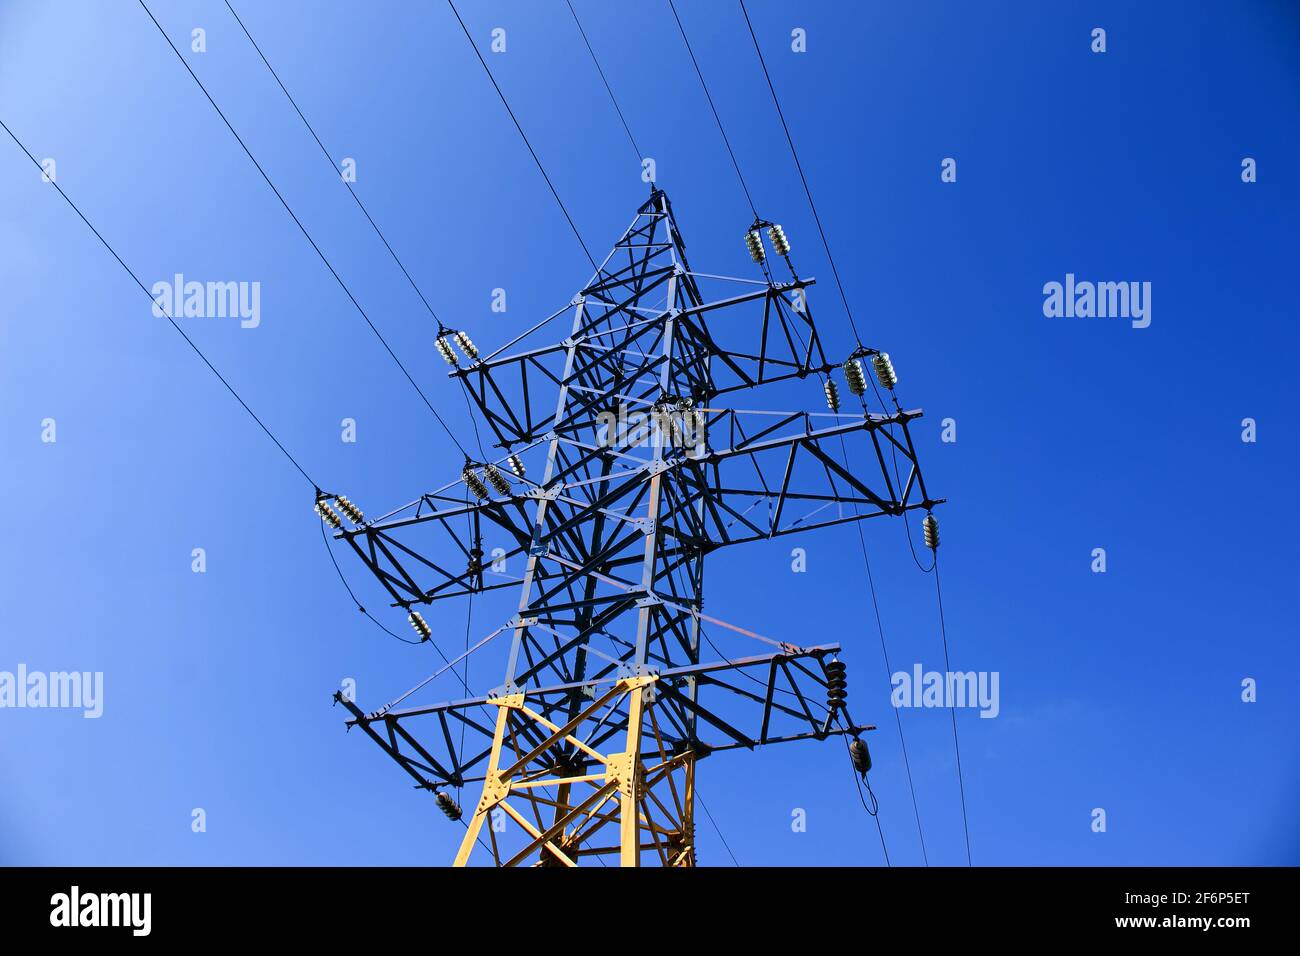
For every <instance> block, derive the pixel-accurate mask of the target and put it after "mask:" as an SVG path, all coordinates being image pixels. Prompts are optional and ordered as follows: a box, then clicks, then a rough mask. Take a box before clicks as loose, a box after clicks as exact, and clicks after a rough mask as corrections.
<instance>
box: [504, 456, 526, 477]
mask: <svg viewBox="0 0 1300 956" xmlns="http://www.w3.org/2000/svg"><path fill="white" fill-rule="evenodd" d="M506 464H507V465H509V466H510V470H511V471H513V472H514V473H515V477H516V478H523V477H524V463H523V462H522V461H520V460H519V456H518V455H511V456H510V457H509V458H507V459H506Z"/></svg>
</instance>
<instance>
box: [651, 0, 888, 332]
mask: <svg viewBox="0 0 1300 956" xmlns="http://www.w3.org/2000/svg"><path fill="white" fill-rule="evenodd" d="M669 2H670V3H671V0H669ZM740 12H741V13H743V14H744V15H745V26H747V27H748V28H749V38H750V39H751V40H753V42H754V52H755V53H757V54H758V63H759V65H760V66H761V67H762V68H763V76H764V77H765V78H766V80H767V88H768V91H769V92H770V93H771V94H772V104H773V105H774V106H775V107H776V115H777V116H778V117H779V118H780V120H781V128H782V129H783V130H785V141H786V142H787V143H789V144H790V155H791V156H793V157H794V165H795V169H797V170H798V171H799V180H800V182H802V183H803V191H804V194H805V195H806V196H807V197H808V206H809V208H811V209H812V214H813V221H814V222H816V223H817V234H818V235H820V236H821V239H822V248H824V249H825V250H826V258H827V259H828V260H830V264H831V274H832V275H834V277H835V287H836V288H837V289H839V292H840V301H841V302H843V303H844V312H845V314H846V315H847V316H848V317H849V327H850V328H851V329H853V337H854V338H855V339H856V340H857V343H858V345H859V346H861V345H862V336H861V335H859V334H858V325H857V323H856V322H855V321H854V320H853V309H852V308H851V307H850V306H849V299H848V296H847V295H845V294H844V283H843V282H841V281H840V270H839V269H838V268H836V265H835V257H834V256H833V255H831V244H830V242H829V241H827V239H826V230H825V229H823V228H822V218H821V216H819V215H818V214H817V204H816V203H814V202H813V197H812V190H811V189H809V188H808V177H806V176H805V175H804V172H803V164H802V163H800V162H799V152H798V150H796V149H795V148H794V137H793V136H791V135H790V127H789V126H788V125H787V124H786V121H785V113H784V112H782V110H781V101H780V100H779V99H777V97H776V87H775V86H774V85H773V84H772V75H771V74H770V73H768V72H767V62H766V61H765V60H764V59H763V51H762V50H761V49H760V48H759V45H758V37H757V36H755V34H754V25H753V24H752V23H750V21H749V11H748V10H746V9H745V0H740Z"/></svg>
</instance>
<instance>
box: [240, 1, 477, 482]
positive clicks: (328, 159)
mask: <svg viewBox="0 0 1300 956" xmlns="http://www.w3.org/2000/svg"><path fill="white" fill-rule="evenodd" d="M224 2H225V4H226V9H227V10H229V11H230V15H231V16H232V17H234V18H235V22H236V23H238V24H239V28H240V29H241V30H243V31H244V36H246V37H247V38H248V42H249V43H250V44H252V47H253V49H254V50H256V51H257V55H258V57H259V58H261V60H262V63H264V64H265V65H266V68H267V70H268V71H269V72H270V74H271V76H272V77H273V78H274V79H275V82H276V85H277V86H279V87H280V90H281V91H282V92H283V93H284V95H285V98H286V99H288V100H289V105H291V106H292V107H293V111H294V112H295V113H297V114H298V118H299V119H300V120H302V124H303V125H304V126H306V127H307V132H309V133H311V138H312V139H314V140H315V141H316V145H317V146H319V147H320V151H321V155H322V156H324V157H325V161H326V162H327V163H328V164H329V167H330V170H331V171H332V172H334V173H336V174H337V173H338V169H337V168H336V167H335V166H334V158H333V156H332V155H331V154H330V151H329V150H328V149H327V148H326V147H325V144H324V143H323V142H322V141H321V138H320V136H319V135H317V133H316V129H315V127H313V126H312V125H311V121H310V120H308V119H307V116H306V114H305V113H303V111H302V108H301V107H300V106H298V101H297V100H295V99H294V98H293V94H292V93H290V92H289V88H288V87H286V86H285V85H284V81H283V80H282V79H280V74H279V73H277V72H276V70H275V67H273V66H272V65H271V61H270V60H269V59H267V56H266V54H265V53H264V52H263V51H262V47H261V45H260V44H259V43H258V42H257V41H256V40H255V39H253V34H252V33H251V32H250V31H249V29H248V26H247V25H246V24H245V23H244V21H243V19H242V18H241V17H240V16H239V14H238V13H236V12H235V8H234V7H233V6H231V4H230V0H224ZM340 178H342V177H340ZM343 185H345V186H347V187H348V193H349V194H350V195H351V196H352V199H353V201H354V202H355V203H356V204H357V208H358V209H360V210H361V213H362V215H364V216H365V217H366V221H367V222H368V223H370V227H371V228H372V229H374V231H375V235H377V236H378V237H379V241H380V242H382V243H383V244H384V248H385V249H387V250H388V254H389V256H391V257H392V259H393V262H395V263H396V264H397V268H398V269H400V270H401V271H402V275H404V276H406V281H407V282H408V283H409V284H410V286H411V288H412V289H413V290H414V291H415V294H416V295H417V296H418V297H419V299H420V302H421V303H423V304H424V308H425V311H427V312H428V313H429V316H430V318H432V319H433V321H434V322H435V323H436V324H437V326H438V331H439V333H440V334H441V333H442V332H443V331H445V327H444V326H443V324H442V319H441V318H439V316H438V313H437V312H436V311H434V308H433V306H432V305H430V304H429V299H428V296H426V295H425V294H424V290H423V289H421V288H420V286H419V284H418V283H417V282H416V281H415V277H414V276H412V275H411V271H410V270H409V269H408V268H407V267H406V263H404V262H403V261H402V259H401V257H400V256H399V255H398V254H397V250H396V249H394V248H393V246H392V243H390V242H389V241H388V237H387V236H386V235H384V231H383V230H382V229H380V228H379V223H378V222H376V221H375V218H374V216H372V215H371V214H370V210H369V209H368V208H367V207H366V204H365V203H364V202H362V201H361V196H360V195H359V194H358V193H357V191H356V189H355V188H354V187H353V185H352V183H351V182H350V181H349V180H347V179H343ZM456 381H457V382H458V383H459V387H460V390H461V392H462V394H463V395H464V397H465V402H466V408H468V409H469V419H470V425H472V426H473V428H474V440H475V443H476V444H477V445H478V450H479V454H480V455H481V456H483V457H484V458H486V457H487V453H486V452H485V451H484V450H483V440H482V438H481V436H480V435H479V431H478V422H477V421H476V420H475V419H474V410H473V407H472V406H471V405H470V404H469V386H468V385H466V383H465V379H464V377H463V376H457V377H456Z"/></svg>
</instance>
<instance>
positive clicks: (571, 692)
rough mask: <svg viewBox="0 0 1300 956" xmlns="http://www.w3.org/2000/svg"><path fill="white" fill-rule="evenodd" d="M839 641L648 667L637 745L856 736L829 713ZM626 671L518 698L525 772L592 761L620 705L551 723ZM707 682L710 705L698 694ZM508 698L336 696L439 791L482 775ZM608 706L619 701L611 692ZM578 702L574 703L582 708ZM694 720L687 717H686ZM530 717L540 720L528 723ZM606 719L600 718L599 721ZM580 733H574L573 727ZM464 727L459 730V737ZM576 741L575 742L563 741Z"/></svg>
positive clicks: (668, 749) (698, 751)
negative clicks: (643, 723)
mask: <svg viewBox="0 0 1300 956" xmlns="http://www.w3.org/2000/svg"><path fill="white" fill-rule="evenodd" d="M839 650H840V647H839V645H838V644H825V645H820V646H816V647H808V648H793V647H791V648H787V649H785V650H781V651H777V652H772V653H764V654H757V655H752V656H746V657H739V658H731V659H727V660H718V661H711V662H708V663H703V664H693V665H687V666H681V667H674V668H664V669H661V670H657V671H652V672H648V676H650V677H651V678H652V679H653V680H652V686H653V692H652V697H653V699H654V701H655V703H656V704H657V710H658V714H659V718H658V733H657V735H655V736H657V738H658V739H646V740H644V741H643V750H644V752H645V755H646V757H647V758H648V759H653V758H654V757H655V756H656V752H657V751H658V750H659V748H660V747H662V749H663V752H664V753H665V754H676V753H683V752H686V751H690V752H691V753H693V754H694V755H695V756H697V757H700V756H704V755H707V754H711V753H717V752H722V751H727V750H735V749H739V748H745V749H751V750H752V749H754V748H756V747H760V746H766V745H768V744H777V743H790V742H793V741H798V740H809V739H825V738H826V737H829V736H837V735H841V734H850V735H857V734H859V733H862V732H864V731H870V730H875V727H874V726H872V725H860V724H856V723H854V722H853V720H852V719H851V717H850V716H849V713H848V708H847V705H844V706H841V707H838V708H837V714H838V715H839V716H838V717H836V718H835V719H832V717H831V707H830V706H829V705H828V699H827V698H828V673H827V670H826V668H825V666H824V665H825V663H826V662H828V661H829V660H831V659H832V658H834V656H835V655H836V654H838V652H839ZM626 677H627V674H626V672H621V673H620V672H619V671H612V672H610V673H607V674H602V675H600V676H597V677H593V678H592V679H590V680H586V681H579V682H571V683H564V684H552V685H547V686H545V687H538V688H534V689H530V690H528V691H526V692H524V693H521V694H520V698H521V700H522V703H523V705H524V706H525V707H526V709H527V710H528V711H531V715H530V719H527V720H521V721H520V722H519V726H518V727H517V728H516V729H515V732H516V734H517V737H518V741H519V743H520V753H523V752H524V751H525V749H529V748H530V749H532V750H537V752H536V753H530V754H529V759H528V760H527V761H526V762H525V763H524V769H526V770H527V772H528V773H530V774H535V775H546V774H557V773H558V774H559V775H560V776H563V775H565V774H568V775H570V776H572V775H574V774H573V772H574V771H576V770H578V769H580V768H585V766H588V765H590V764H592V763H596V762H597V761H596V760H595V759H594V758H593V757H592V756H591V754H592V752H593V751H596V752H599V751H600V750H601V748H603V747H604V746H605V744H606V743H608V742H609V741H610V740H613V739H616V738H617V737H618V736H619V735H620V734H623V733H625V732H626V730H627V713H626V712H625V711H623V710H621V709H620V708H619V707H618V706H613V707H608V708H601V709H600V714H599V715H592V717H591V718H590V719H589V720H584V721H581V722H579V724H578V726H575V727H573V728H571V729H570V731H569V733H568V734H566V735H563V738H559V739H556V740H551V741H549V745H548V746H546V747H544V748H540V749H539V745H541V744H544V743H548V740H547V738H548V736H549V735H548V734H546V733H545V730H546V729H547V726H546V725H547V723H548V722H549V723H550V724H551V725H552V727H559V726H561V725H563V724H564V723H566V722H567V721H568V720H569V719H570V718H567V717H566V716H565V715H566V714H568V713H570V712H571V711H572V705H573V704H574V702H580V703H583V702H585V703H583V706H586V705H589V704H590V703H591V702H593V701H598V700H600V699H601V698H602V697H603V696H605V695H607V694H609V692H610V690H611V689H613V688H615V687H617V686H618V684H619V682H620V681H621V680H624V679H625V678H626ZM702 688H707V689H708V690H709V692H710V693H708V694H707V695H705V700H706V701H707V702H708V703H707V704H706V703H701V702H700V700H699V696H698V693H697V691H698V690H699V689H702ZM506 696H508V695H506V694H504V693H494V694H487V695H482V696H478V697H471V698H465V699H462V700H454V701H447V702H445V703H439V704H432V705H428V706H417V707H407V708H401V709H392V710H390V709H387V708H385V709H381V710H379V711H375V712H372V713H366V712H365V711H363V710H362V709H361V708H360V707H359V706H358V705H357V704H356V703H354V702H353V701H351V700H349V699H348V698H347V697H346V696H345V695H343V694H342V693H339V694H336V695H335V700H336V702H338V703H341V704H342V705H343V706H344V707H345V708H346V709H347V710H348V712H349V714H350V715H351V716H350V718H349V719H348V721H347V726H348V727H349V728H352V727H358V728H360V729H362V730H363V731H364V732H365V733H366V735H367V736H369V737H370V738H371V739H372V740H373V741H374V742H375V743H377V744H378V745H379V746H380V747H381V748H382V749H383V750H384V751H385V752H386V753H387V754H388V755H389V756H390V757H391V758H392V759H393V760H394V761H396V762H397V763H398V764H399V765H400V766H401V767H402V768H403V769H404V770H405V771H406V772H407V774H408V775H410V776H411V777H412V779H414V780H415V781H416V783H417V786H420V787H424V788H426V789H436V788H438V787H444V786H462V785H464V784H465V783H470V782H476V781H480V780H483V779H484V776H485V771H486V763H487V758H488V756H489V754H490V752H491V745H492V736H493V719H494V716H495V715H494V714H493V713H492V711H493V708H494V706H495V705H496V704H497V702H499V701H501V700H502V699H504V698H505V697H506ZM606 703H607V704H611V703H613V704H617V702H616V701H615V700H614V699H613V697H608V698H607V699H606ZM581 710H582V707H579V710H578V712H579V713H580V712H581ZM692 717H693V718H695V719H694V720H691V719H689V718H692ZM532 718H540V720H539V719H532ZM601 718H603V719H601ZM579 730H580V731H581V733H577V732H575V731H579ZM462 732H463V734H462ZM564 738H572V739H564Z"/></svg>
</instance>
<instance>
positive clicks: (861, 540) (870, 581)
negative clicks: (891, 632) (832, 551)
mask: <svg viewBox="0 0 1300 956" xmlns="http://www.w3.org/2000/svg"><path fill="white" fill-rule="evenodd" d="M846 457H847V456H846ZM854 510H857V509H856V506H855V507H854ZM855 524H856V528H857V532H858V544H859V546H860V547H861V548H862V563H863V566H864V567H865V568H866V571H867V585H868V588H869V590H870V591H871V606H872V608H873V609H874V610H875V612H876V629H877V630H878V631H879V632H880V653H881V654H882V655H883V656H884V659H885V675H886V677H887V678H889V680H890V685H891V686H892V684H893V673H894V671H893V668H892V667H891V666H890V664H889V649H888V648H887V647H886V646H885V625H884V622H883V621H882V620H881V617H880V604H879V602H878V601H877V599H876V581H875V578H874V576H873V575H872V573H871V560H870V559H869V558H868V557H867V541H866V537H865V536H864V535H863V534H862V522H860V521H859V522H856V523H855ZM891 709H892V710H893V712H894V720H895V722H896V723H897V725H898V743H899V746H900V747H901V748H902V750H903V768H904V769H905V770H906V771H907V789H908V790H909V791H911V794H912V812H913V813H914V814H915V815H916V835H917V837H919V838H920V841H921V858H922V859H923V860H925V865H926V866H929V865H930V854H929V853H928V852H926V848H925V831H924V830H923V829H922V828H921V807H920V804H919V803H918V802H917V799H916V785H915V784H914V783H913V781H912V763H911V761H910V760H909V759H908V756H907V739H906V738H905V737H904V735H903V718H902V716H901V715H900V714H899V709H898V708H897V707H893V708H891Z"/></svg>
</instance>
